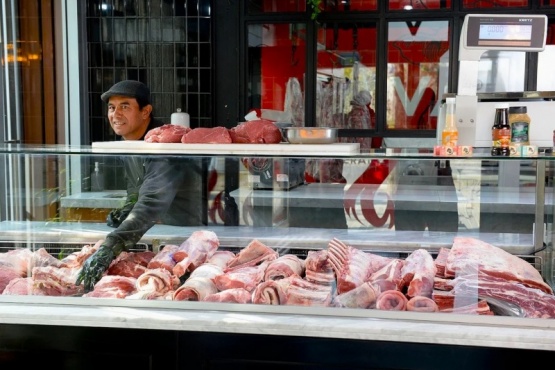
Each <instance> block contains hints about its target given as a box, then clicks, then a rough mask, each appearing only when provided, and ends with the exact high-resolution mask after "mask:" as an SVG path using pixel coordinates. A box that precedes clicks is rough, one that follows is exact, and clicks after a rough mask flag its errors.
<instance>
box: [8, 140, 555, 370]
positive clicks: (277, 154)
mask: <svg viewBox="0 0 555 370" xmlns="http://www.w3.org/2000/svg"><path fill="white" fill-rule="evenodd" d="M145 144H146V143H145ZM258 149H259V148H258V144H252V146H251V147H248V148H246V149H245V148H243V147H237V149H235V148H233V147H232V148H228V147H226V148H218V147H217V146H211V145H207V146H203V147H201V148H192V147H187V146H186V144H183V145H180V146H167V147H164V146H158V147H156V148H154V147H148V146H144V145H143V144H141V145H138V146H137V147H124V148H121V147H104V146H100V147H95V146H94V145H93V146H92V147H68V146H26V145H14V144H10V145H4V146H1V147H0V170H1V171H2V174H3V176H2V177H1V178H0V194H2V195H1V196H2V197H3V199H2V202H1V210H0V212H1V213H0V215H1V222H0V251H1V252H2V253H7V252H8V251H11V250H15V249H28V250H30V251H32V252H35V251H38V250H39V249H42V248H44V249H45V250H46V251H47V252H49V253H50V254H51V255H52V256H54V257H56V258H58V259H63V258H64V257H67V256H68V255H70V254H71V253H73V252H78V251H80V250H81V249H82V248H83V247H84V246H86V245H92V244H94V243H96V242H97V241H99V240H101V239H102V238H103V237H104V236H105V235H106V234H107V233H109V232H110V231H111V230H113V228H111V227H109V226H107V225H106V223H105V222H103V221H98V219H96V218H95V219H87V218H86V217H87V216H86V215H89V214H93V213H94V212H92V213H91V212H82V213H80V215H81V216H79V217H77V218H76V217H73V218H71V219H65V218H64V216H63V215H64V214H67V212H66V211H67V209H66V208H75V209H86V208H91V209H93V210H94V209H95V208H99V207H100V208H103V207H108V208H109V205H110V204H114V205H121V203H122V199H123V195H122V188H121V184H120V183H118V180H117V176H116V174H117V173H118V171H119V170H120V169H121V167H120V166H121V165H120V160H121V159H122V158H132V157H142V158H144V157H145V156H153V157H172V158H174V159H176V160H180V159H187V160H198V161H199V163H200V164H201V166H202V168H203V169H204V172H203V174H202V175H203V176H202V178H203V180H207V179H212V181H204V182H203V184H204V185H205V188H204V189H202V193H203V194H204V195H203V196H204V199H205V200H206V203H205V208H204V209H201V210H199V212H202V213H203V217H204V219H205V221H206V226H204V227H201V228H199V227H191V226H170V225H163V224H156V225H155V226H154V227H152V228H151V229H150V230H149V231H148V232H147V233H146V234H145V235H144V236H143V237H142V239H141V241H140V242H139V243H138V244H137V245H136V246H135V248H134V249H133V250H132V252H141V251H153V252H155V253H157V252H159V251H160V249H161V248H164V246H166V245H169V244H176V245H180V244H181V243H183V242H184V241H185V240H186V239H187V238H188V237H189V236H190V235H191V234H192V233H194V232H195V231H197V230H199V229H206V230H210V231H213V232H214V233H215V234H216V235H217V236H218V238H219V242H220V246H219V248H220V249H222V250H230V251H232V252H234V253H237V252H239V251H240V250H242V249H243V248H245V247H246V246H247V245H248V244H249V243H250V242H251V241H253V240H255V239H256V240H258V241H260V242H261V243H263V244H264V245H266V246H268V247H270V248H272V249H274V250H275V251H277V252H278V253H279V254H280V255H284V254H293V255H296V256H298V257H299V258H301V259H305V258H306V257H307V255H308V252H310V251H320V250H326V249H328V248H329V245H330V241H331V240H332V239H334V238H335V239H337V240H340V241H341V242H343V243H344V244H346V245H348V246H350V247H352V248H353V249H355V250H357V251H363V252H365V253H370V254H374V255H379V256H382V257H388V258H392V259H403V260H404V259H405V258H407V257H408V256H410V255H411V254H412V253H414V252H415V251H417V250H420V249H424V250H426V251H427V252H429V254H430V255H431V256H433V258H437V256H438V255H439V254H440V252H441V251H442V250H443V249H444V248H447V249H449V248H451V247H452V246H453V243H454V240H455V238H457V237H462V238H472V239H475V240H479V241H481V242H485V243H487V244H488V245H491V246H493V247H495V248H496V249H499V250H502V251H503V252H506V253H509V254H510V255H512V256H514V257H515V258H518V259H519V260H522V261H525V262H526V263H528V264H529V265H530V266H532V267H533V268H534V269H535V270H536V271H537V272H538V274H539V275H540V276H541V278H542V279H543V281H544V282H545V283H546V285H548V286H550V287H553V286H554V285H553V284H554V283H553V280H554V279H553V274H554V273H553V245H552V244H553V243H552V238H553V235H552V232H553V231H552V230H553V209H554V200H553V174H554V163H555V162H554V161H555V156H552V155H551V153H549V152H548V153H546V152H544V151H541V152H540V154H539V155H538V156H537V157H491V156H490V155H489V154H486V153H485V152H483V153H481V152H480V151H479V150H475V152H474V154H473V155H472V156H471V157H439V156H434V155H433V153H432V152H431V151H425V150H422V149H420V150H408V149H406V150H400V149H387V150H385V149H384V150H375V151H372V152H369V153H358V150H354V151H353V150H352V148H351V147H350V146H345V145H339V144H338V145H336V144H330V145H329V146H328V147H327V148H326V150H322V148H319V147H318V148H317V147H312V148H310V147H308V148H307V147H305V146H302V145H301V146H299V145H294V144H285V143H284V144H283V145H281V144H280V145H279V148H278V147H276V148H275V150H267V148H265V150H262V151H260V150H258ZM253 161H258V162H260V161H271V162H272V163H274V165H273V166H272V168H271V171H272V172H271V173H269V174H265V176H267V179H266V181H265V184H266V186H265V188H264V189H260V188H259V187H258V186H255V185H254V184H257V183H260V178H259V176H260V175H261V173H260V172H257V171H253V169H252V168H250V167H249V166H248V164H249V163H252V162H253ZM95 162H99V163H101V164H102V168H103V170H104V171H105V178H106V184H105V190H104V192H94V193H93V192H91V191H90V183H89V176H90V173H91V171H92V169H93V168H94V163H95ZM287 162H294V163H295V164H296V166H295V168H297V167H298V163H303V164H304V168H303V170H304V172H305V173H306V174H307V177H306V178H309V177H310V178H311V179H313V178H315V176H313V175H314V174H315V172H316V171H315V170H314V169H317V171H320V172H322V171H324V170H325V168H326V166H329V165H337V164H339V165H340V166H342V174H343V176H344V182H342V183H325V182H305V183H300V184H298V183H296V184H295V186H288V185H287V181H288V179H289V176H297V175H298V174H297V173H295V174H292V173H287V172H284V171H282V172H280V171H281V168H283V167H287V168H290V167H288V166H282V164H283V163H287ZM308 175H310V176H308ZM316 178H317V176H316ZM321 178H323V176H322V177H321ZM214 179H216V181H214ZM268 179H271V182H268ZM269 183H273V184H274V186H273V187H272V186H268V184H269ZM105 199H109V202H108V205H106V206H105V205H101V204H103V202H102V200H105ZM72 214H75V213H72ZM3 263H4V266H5V261H3V260H2V259H0V268H1V267H3V265H2V264H3ZM0 282H1V280H0ZM0 285H1V286H5V285H6V283H4V284H3V285H2V284H0ZM476 294H477V293H476ZM490 304H491V307H494V308H495V302H494V303H491V302H490ZM497 308H499V307H497ZM501 308H505V309H506V308H507V307H506V306H505V307H503V305H501ZM519 315H520V316H519ZM52 338H58V339H57V340H55V341H53V340H52ZM62 338H63V339H62ZM143 343H145V344H143ZM245 349H246V350H245ZM553 350H555V320H552V318H535V317H522V311H520V313H516V314H515V313H514V311H513V313H512V314H511V313H509V314H507V310H505V311H504V313H503V311H496V310H493V309H492V310H491V311H490V312H489V314H487V315H478V314H462V313H445V312H433V313H432V312H411V311H389V310H380V309H376V308H364V309H363V308H344V307H333V306H331V305H330V306H326V307H317V306H300V305H265V304H253V303H249V304H237V303H214V302H191V301H172V300H169V299H166V300H162V299H157V300H154V299H151V300H146V299H115V298H89V297H82V296H81V295H78V296H38V295H7V294H2V295H0V363H1V364H2V365H3V366H4V365H6V366H10V365H15V364H17V365H21V364H23V365H25V366H34V365H42V366H44V364H52V365H54V366H57V367H58V368H62V369H65V368H68V369H69V368H83V369H85V368H93V367H96V368H98V367H103V368H112V367H114V368H115V366H116V364H117V366H119V367H121V366H122V365H125V366H126V367H131V366H133V367H135V366H136V367H138V368H149V369H150V368H166V369H167V368H175V369H178V368H179V369H181V368H183V369H184V368H187V369H197V368H198V369H201V368H202V369H221V368H222V369H223V368H224V367H226V368H229V366H230V365H233V366H235V367H238V368H244V369H250V368H259V367H260V366H264V368H266V369H285V368H287V369H290V368H299V369H300V368H303V369H339V368H345V367H347V368H353V369H355V368H361V369H362V368H382V369H422V368H426V369H443V368H445V364H446V363H449V364H450V365H449V367H450V368H453V369H466V368H470V367H472V368H476V369H482V368H483V369H492V368H506V367H508V366H509V365H510V364H511V363H512V362H516V360H518V359H520V358H522V356H528V357H526V358H527V359H533V361H538V363H539V361H541V360H546V359H548V358H549V357H548V356H549V355H550V351H553ZM399 351H402V352H403V353H407V352H406V351H410V356H399ZM35 355H36V356H35ZM454 358H456V359H457V360H455V361H454V360H453V359H454ZM110 364H112V365H110Z"/></svg>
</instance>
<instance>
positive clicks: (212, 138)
mask: <svg viewBox="0 0 555 370" xmlns="http://www.w3.org/2000/svg"><path fill="white" fill-rule="evenodd" d="M181 142H182V143H185V144H231V143H232V140H231V136H230V134H229V131H228V129H227V128H225V127H221V126H217V127H197V128H194V129H192V130H191V131H189V132H187V134H185V135H183V137H182V138H181Z"/></svg>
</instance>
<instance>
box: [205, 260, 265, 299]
mask: <svg viewBox="0 0 555 370" xmlns="http://www.w3.org/2000/svg"><path fill="white" fill-rule="evenodd" d="M268 263H269V262H267V261H266V262H262V264H260V265H258V266H246V267H241V268H235V269H233V270H229V271H227V272H225V273H224V274H222V275H219V276H216V277H215V278H214V283H215V284H216V287H217V288H218V290H220V291H221V290H226V289H232V288H244V289H246V290H248V291H249V292H252V291H253V290H254V288H256V286H257V285H258V284H260V283H261V282H262V280H263V279H264V272H265V271H266V267H268Z"/></svg>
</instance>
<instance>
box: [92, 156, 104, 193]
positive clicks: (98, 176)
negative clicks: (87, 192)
mask: <svg viewBox="0 0 555 370" xmlns="http://www.w3.org/2000/svg"><path fill="white" fill-rule="evenodd" d="M91 191H104V173H102V170H101V169H100V163H98V162H94V171H93V173H92V174H91Z"/></svg>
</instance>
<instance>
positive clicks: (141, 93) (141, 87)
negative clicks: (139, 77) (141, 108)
mask: <svg viewBox="0 0 555 370" xmlns="http://www.w3.org/2000/svg"><path fill="white" fill-rule="evenodd" d="M112 96H127V97H130V98H135V99H137V101H142V102H143V103H146V104H150V89H149V88H148V87H147V86H146V85H145V84H144V83H142V82H139V81H133V80H125V81H120V82H118V83H116V84H115V85H114V86H112V87H110V90H108V91H106V92H105V93H104V94H102V95H101V96H100V98H101V99H102V101H103V102H104V103H108V100H110V98H111V97H112Z"/></svg>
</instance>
